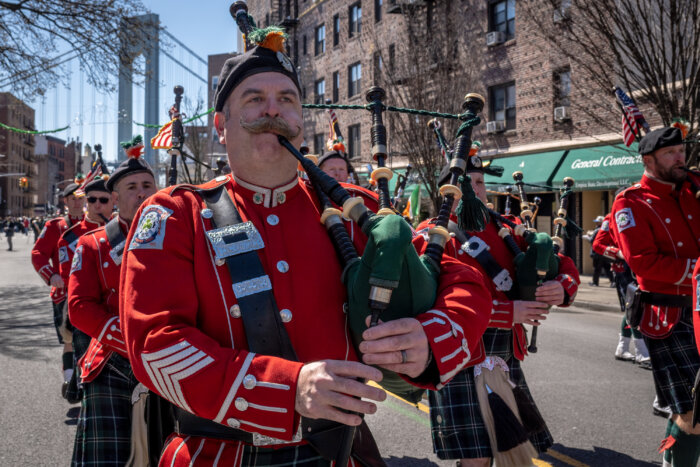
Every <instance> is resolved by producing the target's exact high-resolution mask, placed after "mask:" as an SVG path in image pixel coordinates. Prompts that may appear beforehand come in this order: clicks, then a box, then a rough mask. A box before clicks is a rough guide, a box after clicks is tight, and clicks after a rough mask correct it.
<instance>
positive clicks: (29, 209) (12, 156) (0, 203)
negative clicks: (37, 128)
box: [0, 92, 38, 217]
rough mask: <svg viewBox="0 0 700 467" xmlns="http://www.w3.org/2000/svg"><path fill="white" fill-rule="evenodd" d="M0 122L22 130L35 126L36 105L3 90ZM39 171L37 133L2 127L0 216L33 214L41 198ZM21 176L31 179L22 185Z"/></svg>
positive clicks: (32, 128) (0, 102)
mask: <svg viewBox="0 0 700 467" xmlns="http://www.w3.org/2000/svg"><path fill="white" fill-rule="evenodd" d="M0 122H2V123H4V124H5V125H7V126H10V127H13V128H19V129H21V130H34V109H32V108H31V107H29V106H28V105H27V104H25V103H24V102H23V101H21V100H19V99H17V98H16V97H15V96H13V95H12V94H10V93H7V92H2V93H0ZM10 174H17V175H10ZM37 175H38V166H37V164H36V161H35V159H34V137H33V136H32V135H28V134H23V133H19V132H15V131H11V130H7V129H4V128H0V217H4V216H33V215H34V205H35V204H36V203H37V201H38V196H37V189H38V186H37ZM21 177H27V179H28V186H27V187H26V188H21V187H20V186H19V179H20V178H21Z"/></svg>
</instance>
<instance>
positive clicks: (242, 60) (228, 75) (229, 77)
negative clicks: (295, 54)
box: [214, 46, 301, 112]
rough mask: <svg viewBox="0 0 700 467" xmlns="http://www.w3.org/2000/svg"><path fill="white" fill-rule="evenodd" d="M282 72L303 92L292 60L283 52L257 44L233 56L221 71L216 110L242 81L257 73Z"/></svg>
mask: <svg viewBox="0 0 700 467" xmlns="http://www.w3.org/2000/svg"><path fill="white" fill-rule="evenodd" d="M265 72H276V73H282V74H283V75H285V76H287V77H288V78H289V79H291V80H292V82H293V83H294V85H295V86H296V87H297V89H298V90H299V94H301V86H300V85H299V77H298V76H297V73H296V71H295V69H294V65H293V64H292V61H291V60H289V57H287V56H286V55H285V54H284V53H283V52H275V51H273V50H270V49H267V48H265V47H261V46H256V47H253V48H252V49H250V50H248V51H247V52H245V53H243V54H240V55H236V56H235V57H231V58H229V59H228V60H226V62H225V63H224V66H223V67H222V68H221V73H219V84H218V85H217V86H216V93H215V94H214V110H215V111H217V112H221V111H222V110H223V109H224V103H225V102H226V99H227V98H228V96H229V95H230V94H231V93H232V92H233V90H234V88H235V87H236V86H238V85H239V84H241V81H243V80H244V79H246V78H248V77H249V76H253V75H255V74H257V73H265Z"/></svg>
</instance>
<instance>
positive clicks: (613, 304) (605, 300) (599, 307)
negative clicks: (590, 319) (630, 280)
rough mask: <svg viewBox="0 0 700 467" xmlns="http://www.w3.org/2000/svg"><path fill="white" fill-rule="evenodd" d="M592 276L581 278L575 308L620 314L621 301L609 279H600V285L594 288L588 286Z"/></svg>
mask: <svg viewBox="0 0 700 467" xmlns="http://www.w3.org/2000/svg"><path fill="white" fill-rule="evenodd" d="M589 282H591V276H585V275H582V276H581V285H580V286H579V288H578V293H577V294H576V299H575V300H574V304H573V306H575V307H578V308H584V309H586V310H593V311H607V312H618V313H619V312H620V301H619V299H618V298H617V290H616V289H615V288H611V287H610V282H609V281H608V279H607V278H603V277H601V278H600V282H599V283H600V285H599V286H598V287H594V286H591V285H588V283H589Z"/></svg>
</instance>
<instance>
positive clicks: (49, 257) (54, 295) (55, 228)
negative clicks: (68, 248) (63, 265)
mask: <svg viewBox="0 0 700 467" xmlns="http://www.w3.org/2000/svg"><path fill="white" fill-rule="evenodd" d="M70 221H71V226H72V225H75V224H78V223H80V219H79V218H73V217H71V218H70ZM68 227H69V226H68V224H66V220H65V218H63V217H57V218H55V219H51V220H49V221H47V222H46V224H44V228H43V229H42V230H41V233H40V234H39V237H38V238H37V239H36V243H34V247H33V248H32V265H33V266H34V269H35V270H36V272H37V273H39V275H40V276H41V278H42V279H43V280H44V282H45V283H46V285H50V280H51V276H53V275H54V274H60V271H59V256H58V241H59V240H60V239H61V235H63V233H64V232H65V231H66V230H68ZM65 298H66V289H65V288H57V287H51V300H52V301H53V302H54V303H60V302H61V301H63V300H64V299H65Z"/></svg>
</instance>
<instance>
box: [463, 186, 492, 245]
mask: <svg viewBox="0 0 700 467" xmlns="http://www.w3.org/2000/svg"><path fill="white" fill-rule="evenodd" d="M459 183H460V185H461V189H462V199H460V200H459V206H458V207H457V221H458V224H459V228H460V229H462V230H466V231H467V232H481V231H482V230H484V229H485V228H486V224H487V223H488V221H489V210H488V208H487V207H486V206H484V203H482V202H481V200H480V199H479V198H477V197H476V193H474V189H473V188H472V179H471V177H470V176H469V175H466V174H465V175H463V176H461V177H459Z"/></svg>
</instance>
